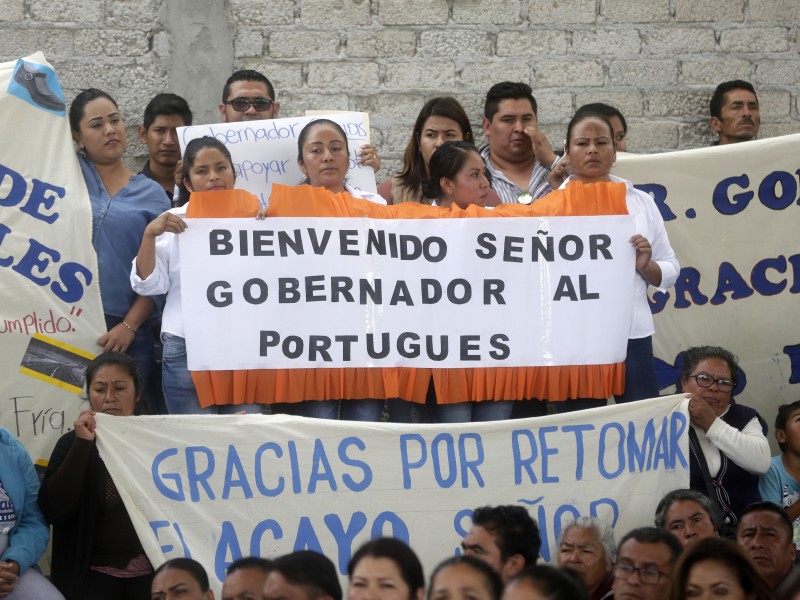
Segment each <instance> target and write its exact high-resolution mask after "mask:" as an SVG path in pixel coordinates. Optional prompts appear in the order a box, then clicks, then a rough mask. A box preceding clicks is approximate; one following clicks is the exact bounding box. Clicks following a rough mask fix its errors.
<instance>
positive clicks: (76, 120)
mask: <svg viewBox="0 0 800 600" xmlns="http://www.w3.org/2000/svg"><path fill="white" fill-rule="evenodd" d="M98 98H105V99H106V100H110V101H111V104H113V105H114V106H116V107H117V110H119V106H118V105H117V101H116V100H114V99H113V98H112V97H111V96H109V95H108V93H107V92H104V91H103V90H98V89H97V88H89V89H88V90H83V91H82V92H81V93H80V94H78V95H77V96H75V99H74V100H73V101H72V104H70V106H69V127H70V129H72V131H74V132H77V131H80V129H81V119H83V115H85V114H86V105H87V104H89V102H91V101H92V100H97V99H98Z"/></svg>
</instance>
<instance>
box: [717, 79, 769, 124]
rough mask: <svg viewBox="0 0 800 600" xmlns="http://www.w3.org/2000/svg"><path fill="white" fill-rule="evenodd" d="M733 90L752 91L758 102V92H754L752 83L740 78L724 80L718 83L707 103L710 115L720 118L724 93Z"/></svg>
mask: <svg viewBox="0 0 800 600" xmlns="http://www.w3.org/2000/svg"><path fill="white" fill-rule="evenodd" d="M733 90H747V91H748V92H752V94H753V95H754V96H755V97H756V102H758V94H756V90H755V88H754V87H753V84H752V83H749V82H747V81H742V80H741V79H734V80H733V81H725V82H723V83H720V84H719V85H718V86H717V89H715V90H714V93H713V94H712V95H711V102H709V104H708V112H709V114H710V115H711V116H712V117H716V118H718V119H720V118H722V107H723V106H725V94H727V93H728V92H730V91H733Z"/></svg>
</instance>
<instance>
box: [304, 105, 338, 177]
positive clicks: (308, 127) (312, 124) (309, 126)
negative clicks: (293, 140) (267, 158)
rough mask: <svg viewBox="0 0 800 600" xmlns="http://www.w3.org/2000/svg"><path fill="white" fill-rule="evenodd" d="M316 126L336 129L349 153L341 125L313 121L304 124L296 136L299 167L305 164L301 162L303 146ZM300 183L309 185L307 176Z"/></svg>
mask: <svg viewBox="0 0 800 600" xmlns="http://www.w3.org/2000/svg"><path fill="white" fill-rule="evenodd" d="M318 125H329V126H331V127H333V128H334V129H336V131H338V132H339V134H340V135H341V136H342V139H343V140H344V147H345V149H346V150H347V152H348V153H349V152H350V144H349V143H348V141H347V134H346V133H345V132H344V129H342V126H341V125H339V124H338V123H337V122H336V121H331V120H330V119H314V120H313V121H310V122H308V123H306V126H305V127H303V128H302V129H301V130H300V135H298V136H297V162H298V163H300V164H301V165H304V164H306V163H305V161H304V160H303V146H304V145H305V143H306V140H307V139H308V136H309V134H310V133H311V130H312V129H314V127H316V126H318ZM302 183H309V180H308V176H306V177H304V178H303V181H302Z"/></svg>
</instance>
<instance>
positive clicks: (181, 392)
mask: <svg viewBox="0 0 800 600" xmlns="http://www.w3.org/2000/svg"><path fill="white" fill-rule="evenodd" d="M161 342H162V343H163V344H164V357H163V359H162V363H161V364H162V373H163V375H162V382H161V385H162V387H163V389H164V401H165V402H166V404H167V410H168V411H169V414H171V415H201V414H206V415H233V414H236V413H238V412H245V413H249V414H263V413H265V412H266V411H265V409H264V406H263V405H261V404H225V405H214V406H207V407H206V408H200V399H199V398H198V397H197V391H196V390H195V388H194V381H192V374H191V373H190V372H189V366H188V363H187V359H186V340H185V339H184V338H182V337H180V336H177V335H172V334H171V333H162V334H161Z"/></svg>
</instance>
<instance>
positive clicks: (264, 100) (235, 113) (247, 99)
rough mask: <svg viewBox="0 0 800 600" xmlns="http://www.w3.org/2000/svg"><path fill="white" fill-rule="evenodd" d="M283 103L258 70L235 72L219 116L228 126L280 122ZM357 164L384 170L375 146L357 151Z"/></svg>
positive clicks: (226, 88) (225, 93)
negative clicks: (277, 120) (270, 120)
mask: <svg viewBox="0 0 800 600" xmlns="http://www.w3.org/2000/svg"><path fill="white" fill-rule="evenodd" d="M280 110H281V103H280V102H276V101H275V88H274V87H273V85H272V83H271V82H270V80H269V79H267V78H266V77H264V75H262V74H261V73H259V72H258V71H254V70H252V69H247V70H244V71H236V72H235V73H234V74H233V75H231V76H230V77H228V81H226V82H225V87H224V88H223V90H222V103H221V104H220V105H219V116H220V117H221V118H222V121H223V122H225V123H238V122H241V121H258V120H261V119H277V118H278V113H279V112H280ZM358 163H359V164H360V165H363V166H369V167H372V169H373V171H375V172H376V173H377V172H378V171H380V169H381V157H380V156H378V150H377V148H376V147H375V146H374V145H373V144H364V145H363V146H361V148H359V150H358Z"/></svg>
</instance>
